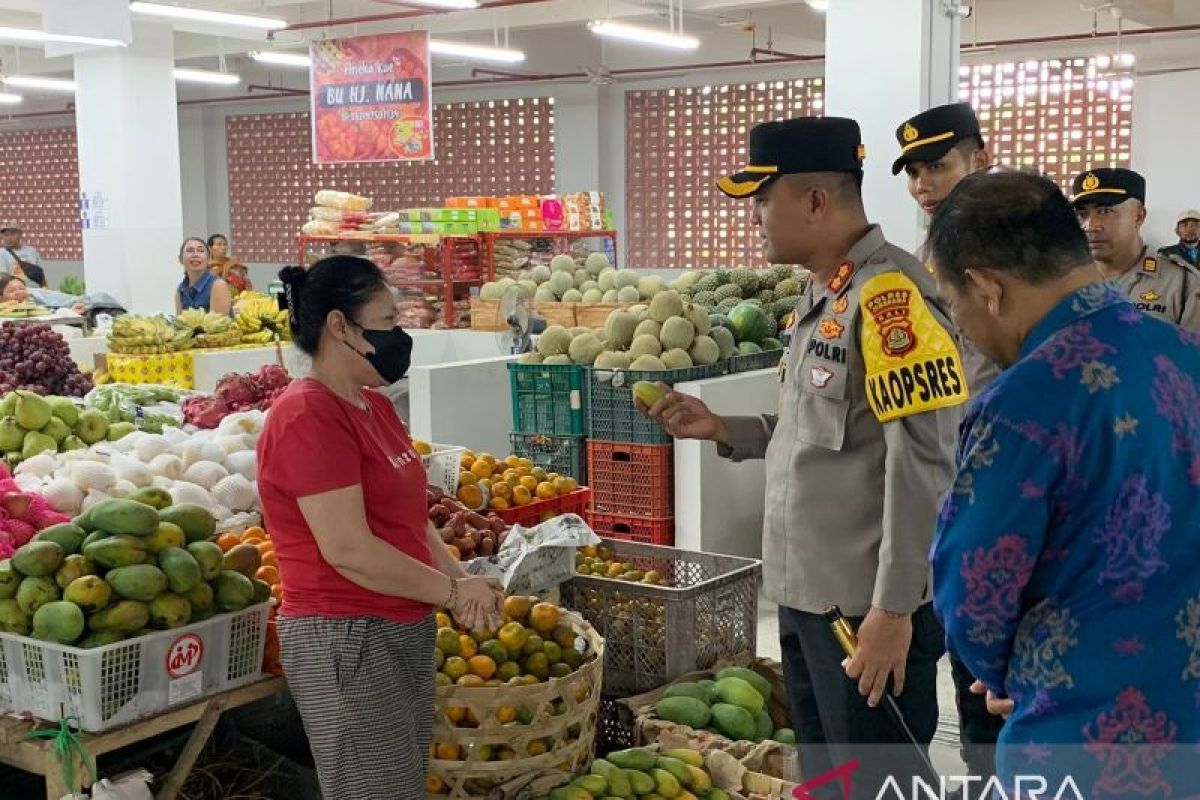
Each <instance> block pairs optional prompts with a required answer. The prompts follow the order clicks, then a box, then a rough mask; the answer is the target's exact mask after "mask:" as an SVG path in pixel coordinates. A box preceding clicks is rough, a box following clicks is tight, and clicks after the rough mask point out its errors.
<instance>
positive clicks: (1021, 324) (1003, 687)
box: [929, 173, 1200, 799]
mask: <svg viewBox="0 0 1200 800" xmlns="http://www.w3.org/2000/svg"><path fill="white" fill-rule="evenodd" d="M929 246H930V254H931V258H932V262H933V264H934V266H935V270H936V275H937V279H938V283H939V286H940V289H941V291H942V296H943V297H944V298H946V300H947V301H948V302H949V304H950V310H951V317H952V319H953V321H954V323H955V324H956V325H957V326H958V327H959V328H960V329H961V330H962V332H963V333H964V334H965V335H966V336H968V337H969V338H970V339H972V340H973V341H974V342H975V344H976V345H978V346H979V348H980V350H982V351H983V352H984V353H985V354H986V355H988V356H990V357H992V358H993V359H995V360H996V361H997V362H998V363H1000V364H1001V365H1002V366H1004V367H1006V369H1005V371H1004V372H1003V373H1001V375H1000V376H999V377H998V378H997V379H996V380H995V382H993V383H992V384H991V385H990V386H989V387H988V388H987V389H986V390H985V391H984V392H983V393H982V394H980V395H979V396H978V398H977V399H976V400H975V402H974V403H973V404H972V405H971V407H970V408H969V409H968V412H967V415H966V419H965V420H964V422H963V427H962V436H961V441H960V445H959V451H958V455H957V470H958V472H957V477H956V480H955V482H954V484H953V486H952V488H951V490H950V492H949V493H948V495H947V497H946V499H945V503H944V506H943V508H942V511H941V515H940V517H939V522H938V530H937V536H936V539H935V541H934V545H933V554H932V558H933V568H934V594H935V600H934V602H935V608H936V609H937V612H938V614H939V616H940V617H941V619H942V621H943V623H944V624H945V627H946V632H947V638H948V643H949V647H950V649H951V650H952V651H953V652H954V653H956V654H957V655H958V657H959V658H961V659H962V660H963V661H964V662H965V663H966V665H967V666H968V667H969V668H970V670H971V672H972V674H973V675H975V676H976V677H977V678H978V679H979V680H980V681H981V682H982V683H983V685H984V686H986V688H987V689H988V690H989V692H990V693H991V694H993V695H994V696H995V698H1005V697H1006V698H1007V699H1008V701H1010V703H1009V707H1010V708H1011V712H1010V714H1009V716H1008V721H1007V723H1006V724H1005V727H1004V729H1003V731H1002V733H1001V736H1000V751H999V753H998V758H997V762H998V768H999V770H998V771H999V774H1000V775H1001V776H1002V777H1004V778H1005V779H1006V780H1009V781H1012V780H1013V778H1014V776H1016V775H1047V774H1048V773H1049V774H1050V775H1052V776H1057V779H1062V778H1063V777H1064V776H1070V777H1071V778H1072V780H1073V781H1074V783H1075V784H1076V785H1077V786H1078V788H1079V791H1080V793H1081V795H1082V796H1083V797H1087V798H1089V799H1090V798H1128V797H1138V798H1146V797H1167V796H1173V797H1186V796H1189V795H1193V794H1196V793H1197V791H1200V787H1198V786H1197V785H1196V784H1197V782H1198V781H1200V778H1198V774H1200V769H1197V767H1196V764H1197V763H1198V760H1200V750H1198V749H1197V742H1200V335H1197V334H1195V333H1189V332H1186V331H1184V330H1182V329H1180V328H1178V327H1176V326H1174V325H1172V324H1170V323H1167V322H1163V321H1161V320H1158V319H1155V318H1153V317H1150V316H1148V315H1145V314H1142V313H1140V312H1138V311H1137V309H1136V308H1134V306H1133V305H1132V304H1131V303H1130V302H1129V300H1128V299H1127V298H1126V297H1124V296H1123V295H1122V294H1121V292H1119V291H1118V290H1117V289H1116V288H1115V287H1114V286H1112V285H1111V284H1109V283H1107V282H1104V281H1102V280H1101V279H1100V277H1099V275H1098V274H1097V272H1096V270H1095V267H1094V265H1093V263H1092V256H1091V254H1090V252H1089V250H1088V243H1087V240H1086V238H1085V237H1084V234H1083V232H1082V231H1081V230H1080V228H1079V224H1078V222H1077V221H1076V219H1075V214H1074V211H1073V210H1072V209H1071V206H1070V204H1069V203H1068V202H1067V200H1066V199H1065V198H1064V197H1063V196H1062V193H1061V192H1060V191H1059V189H1058V188H1057V187H1056V186H1055V185H1054V184H1053V183H1051V182H1050V181H1048V180H1046V179H1044V178H1040V177H1036V176H1032V175H1025V174H1021V173H994V174H980V175H975V176H972V177H969V178H967V179H965V180H964V181H963V182H962V183H961V184H960V185H959V186H958V188H956V189H955V191H954V192H953V193H952V194H951V195H950V197H949V198H948V199H947V201H946V202H945V203H944V204H943V205H942V207H941V208H939V209H938V212H937V214H936V215H935V216H934V218H933V223H932V226H931V228H930V234H929ZM995 698H994V699H995ZM999 703H1003V701H999ZM999 703H998V704H999ZM1060 746H1063V747H1060ZM1059 785H1060V784H1059V783H1057V782H1056V781H1055V779H1051V780H1050V788H1049V794H1048V795H1047V796H1050V797H1053V796H1054V795H1055V792H1056V789H1057V787H1058V786H1059ZM1063 796H1066V797H1072V796H1074V795H1073V794H1071V793H1069V792H1068V793H1067V794H1065V795H1063Z"/></svg>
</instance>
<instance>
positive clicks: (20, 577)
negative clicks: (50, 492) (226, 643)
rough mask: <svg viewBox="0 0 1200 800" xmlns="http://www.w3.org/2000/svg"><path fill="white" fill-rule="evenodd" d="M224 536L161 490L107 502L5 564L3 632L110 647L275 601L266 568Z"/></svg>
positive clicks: (205, 515) (0, 605)
mask: <svg viewBox="0 0 1200 800" xmlns="http://www.w3.org/2000/svg"><path fill="white" fill-rule="evenodd" d="M215 528H216V520H215V519H214V518H213V516H212V514H210V513H209V512H208V510H207V509H205V508H203V507H201V506H197V505H192V504H188V503H180V504H178V505H172V503H171V496H170V495H169V494H167V493H166V492H165V491H163V490H161V489H156V488H146V489H141V490H139V491H138V492H137V493H136V494H134V495H132V496H131V497H129V498H124V499H118V498H111V499H108V500H102V501H101V502H99V503H97V504H95V505H94V506H92V507H91V508H89V509H88V510H87V511H86V512H85V513H83V514H82V515H80V516H78V517H76V518H75V519H74V520H72V521H71V522H67V523H62V524H60V525H53V526H51V527H49V528H46V529H45V530H43V531H41V532H39V533H38V534H37V535H36V536H35V537H34V538H33V539H31V540H30V541H29V543H28V544H26V545H24V546H23V547H21V548H20V549H18V550H17V551H16V552H15V553H14V554H13V556H12V558H9V559H5V560H3V561H0V631H4V632H6V633H16V634H20V635H22V636H30V635H32V636H33V637H34V638H36V639H42V640H44V641H48V642H57V643H58V644H66V645H76V646H78V647H85V648H90V647H100V646H102V645H107V644H114V643H116V642H119V641H121V640H122V639H128V638H133V637H135V636H140V635H142V634H145V633H149V632H151V631H153V630H165V629H168V628H178V627H181V626H183V625H187V624H189V623H192V622H199V621H200V620H204V619H208V618H209V617H212V616H213V615H215V614H217V613H220V612H228V611H241V610H242V609H244V608H246V607H248V606H250V605H253V604H255V603H261V602H265V601H266V600H267V599H268V598H269V597H270V594H271V587H270V586H269V585H268V584H266V583H264V582H263V581H260V580H256V579H255V578H254V569H256V568H257V566H258V565H257V563H254V564H251V563H249V562H247V561H245V560H240V559H236V558H234V559H231V558H230V556H229V554H225V553H222V552H221V548H220V547H218V546H217V545H216V543H215V542H213V541H212V538H213V535H214V532H215ZM235 555H236V554H235ZM247 573H249V574H247Z"/></svg>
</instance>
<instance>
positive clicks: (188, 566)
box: [158, 547, 204, 594]
mask: <svg viewBox="0 0 1200 800" xmlns="http://www.w3.org/2000/svg"><path fill="white" fill-rule="evenodd" d="M158 567H159V569H161V570H162V571H163V574H165V575H166V576H167V586H169V587H170V589H171V591H172V592H175V593H176V594H184V593H186V592H190V591H191V590H192V589H194V588H195V587H196V586H197V585H198V584H199V583H201V582H203V580H204V577H203V576H202V575H201V574H200V564H199V562H197V561H196V559H195V557H194V556H192V554H191V553H189V552H188V551H187V550H182V549H180V548H178V547H168V548H166V549H165V550H163V551H162V552H161V553H159V554H158Z"/></svg>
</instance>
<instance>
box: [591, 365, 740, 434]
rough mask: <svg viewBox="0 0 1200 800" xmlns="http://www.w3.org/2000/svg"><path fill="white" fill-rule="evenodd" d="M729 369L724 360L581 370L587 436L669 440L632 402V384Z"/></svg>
mask: <svg viewBox="0 0 1200 800" xmlns="http://www.w3.org/2000/svg"><path fill="white" fill-rule="evenodd" d="M727 371H728V365H727V363H726V362H725V361H718V362H717V363H716V364H708V365H705V366H701V367H688V368H687V369H671V370H662V371H654V372H640V371H636V370H604V369H595V368H594V367H589V368H587V369H586V370H584V376H583V378H584V384H585V389H586V391H585V392H584V394H585V395H586V396H587V422H588V424H587V434H588V438H590V439H599V440H601V441H605V442H626V443H628V444H670V443H671V442H672V441H674V440H673V439H672V438H671V434H669V433H667V432H666V431H665V430H664V429H663V427H662V426H661V425H659V424H658V423H657V422H655V421H654V420H652V419H650V418H648V417H647V416H646V415H645V414H643V413H642V412H641V411H639V410H638V408H637V406H635V405H634V404H633V385H634V384H635V383H637V382H638V381H650V382H652V383H665V384H667V385H668V386H674V385H675V384H677V383H686V382H688V381H699V380H704V379H705V378H715V377H717V376H718V375H724V374H725V373H726V372H727Z"/></svg>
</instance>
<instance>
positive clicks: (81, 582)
mask: <svg viewBox="0 0 1200 800" xmlns="http://www.w3.org/2000/svg"><path fill="white" fill-rule="evenodd" d="M112 594H113V590H112V587H111V586H109V585H108V583H106V582H105V580H104V579H103V578H101V577H100V576H99V575H84V576H83V577H80V578H76V579H75V580H73V581H71V583H70V584H68V585H67V588H66V589H65V590H64V591H63V599H64V600H67V601H69V602H72V603H74V604H75V605H77V606H79V608H80V609H82V610H83V612H84V613H85V614H95V613H96V612H97V611H99V610H100V609H102V608H104V607H105V606H107V605H108V604H109V603H110V602H111V601H112Z"/></svg>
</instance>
